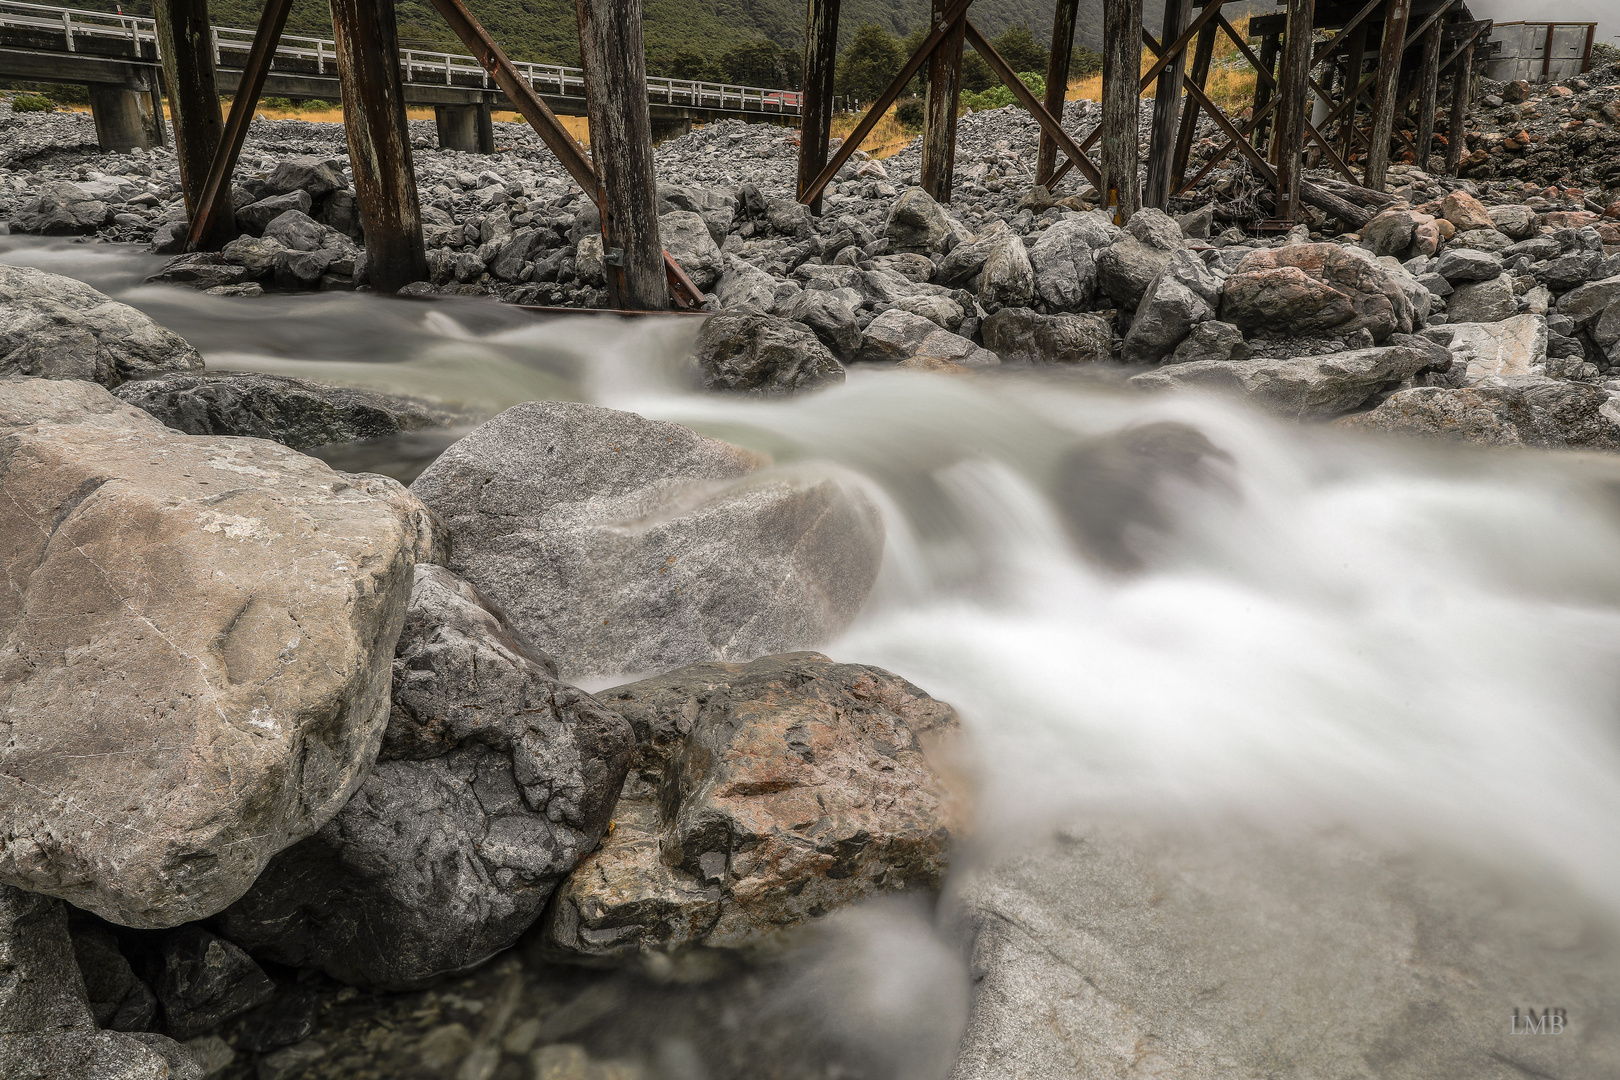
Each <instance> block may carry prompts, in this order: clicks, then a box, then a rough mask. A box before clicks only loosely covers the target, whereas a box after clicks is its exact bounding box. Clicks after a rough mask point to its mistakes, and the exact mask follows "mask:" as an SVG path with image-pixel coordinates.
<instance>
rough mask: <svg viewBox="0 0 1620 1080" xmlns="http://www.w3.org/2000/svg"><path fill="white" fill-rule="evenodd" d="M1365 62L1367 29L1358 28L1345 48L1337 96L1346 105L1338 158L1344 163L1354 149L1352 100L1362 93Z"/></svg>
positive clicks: (1353, 105) (1354, 126) (1354, 116)
mask: <svg viewBox="0 0 1620 1080" xmlns="http://www.w3.org/2000/svg"><path fill="white" fill-rule="evenodd" d="M1366 61H1367V28H1366V27H1365V26H1358V27H1356V29H1355V30H1354V31H1353V33H1352V36H1351V38H1350V44H1349V45H1348V46H1347V47H1346V51H1345V60H1344V91H1343V92H1342V93H1341V94H1340V95H1339V97H1340V99H1341V101H1342V102H1345V103H1348V108H1347V109H1346V111H1345V114H1344V121H1343V124H1342V126H1341V127H1340V135H1339V156H1340V157H1342V158H1344V159H1345V160H1346V161H1349V160H1350V151H1351V150H1352V149H1354V148H1355V133H1356V102H1355V100H1354V99H1356V98H1359V97H1360V96H1361V93H1362V90H1361V69H1362V66H1363V65H1364V64H1365V63H1366Z"/></svg>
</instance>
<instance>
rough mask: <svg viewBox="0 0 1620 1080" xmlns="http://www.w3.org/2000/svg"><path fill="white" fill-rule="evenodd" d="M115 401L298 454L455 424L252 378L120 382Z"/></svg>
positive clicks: (303, 385) (177, 425) (384, 402)
mask: <svg viewBox="0 0 1620 1080" xmlns="http://www.w3.org/2000/svg"><path fill="white" fill-rule="evenodd" d="M114 394H115V396H116V397H118V399H119V400H121V401H126V402H128V403H129V404H131V405H134V406H136V407H138V408H141V409H145V410H146V411H147V412H149V413H151V414H152V415H153V416H155V417H157V418H158V419H159V420H161V421H163V423H165V424H167V425H168V426H169V427H171V428H174V429H175V430H176V431H183V432H185V433H186V434H188V435H245V436H250V437H252V438H255V439H270V440H272V441H274V442H278V443H281V444H282V445H283V446H291V447H293V448H294V449H297V450H301V449H304V448H305V447H310V446H324V445H326V444H327V443H341V442H357V441H359V440H361V439H383V438H387V437H388V436H390V435H397V434H399V433H400V432H402V431H416V430H419V429H422V428H435V427H448V426H450V425H452V424H454V423H455V422H456V421H457V420H458V419H460V417H458V416H457V415H455V414H453V413H449V412H446V411H444V410H443V409H440V408H438V407H436V406H433V405H430V404H428V403H427V402H425V401H417V400H415V399H414V398H406V397H397V396H395V395H393V394H381V393H377V392H376V391H374V390H355V389H351V388H349V387H345V386H327V385H325V384H323V383H317V382H310V381H309V380H307V379H294V378H290V377H288V376H285V375H260V374H256V373H252V372H235V371H210V372H208V373H207V374H205V375H163V376H159V377H157V378H152V379H141V380H139V381H136V382H127V383H124V384H123V385H122V386H120V387H119V388H118V389H117V390H116V391H114Z"/></svg>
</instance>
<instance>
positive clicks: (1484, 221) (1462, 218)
mask: <svg viewBox="0 0 1620 1080" xmlns="http://www.w3.org/2000/svg"><path fill="white" fill-rule="evenodd" d="M1504 209H1505V208H1504ZM1525 209H1527V210H1528V209H1529V207H1525ZM1440 215H1441V216H1442V217H1444V218H1445V219H1446V220H1447V221H1449V222H1451V224H1452V226H1453V227H1454V228H1455V229H1456V230H1457V231H1458V232H1466V231H1468V230H1469V229H1491V228H1498V227H1499V226H1498V225H1496V223H1495V222H1493V221H1492V219H1491V212H1490V211H1489V210H1488V209H1486V207H1485V204H1484V203H1482V202H1480V201H1479V200H1478V199H1476V198H1474V197H1473V196H1472V195H1470V194H1468V192H1466V191H1451V192H1447V193H1446V197H1445V198H1443V199H1441V200H1440ZM1502 231H1503V232H1506V231H1507V230H1506V229H1503V230H1502Z"/></svg>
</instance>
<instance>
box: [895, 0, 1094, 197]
mask: <svg viewBox="0 0 1620 1080" xmlns="http://www.w3.org/2000/svg"><path fill="white" fill-rule="evenodd" d="M1065 2H1066V0H1058V6H1059V8H1061V7H1062V6H1063V4H1064V3H1065ZM947 7H949V3H948V0H933V9H932V16H931V17H932V19H933V23H934V25H936V26H937V25H939V23H940V21H941V20H942V19H944V18H945V9H946V8H947ZM966 27H967V24H966V21H965V20H961V21H958V22H957V23H956V25H955V26H953V27H952V28H951V30H950V32H949V33H947V34H946V35H945V37H944V39H943V40H942V41H941V42H940V43H939V45H937V46H936V47H935V48H934V51H933V52H932V53H930V54H929V56H928V68H927V71H928V93H927V97H926V98H925V100H924V107H923V108H924V120H923V143H922V169H921V186H922V189H923V190H924V191H926V192H928V195H929V197H930V198H932V199H933V200H934V201H935V202H942V203H943V202H950V201H951V181H952V180H953V179H954V176H955V172H956V113H957V101H958V99H959V98H960V96H961V93H962V43H963V40H964V39H963V34H964V31H965V30H966ZM1040 145H1041V146H1045V145H1046V136H1045V135H1044V134H1042V136H1041V144H1040Z"/></svg>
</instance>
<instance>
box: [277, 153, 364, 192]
mask: <svg viewBox="0 0 1620 1080" xmlns="http://www.w3.org/2000/svg"><path fill="white" fill-rule="evenodd" d="M348 186H349V182H348V181H347V180H345V179H344V178H343V162H342V160H341V159H338V158H321V157H315V156H314V155H310V154H301V155H297V156H295V157H290V158H285V159H283V160H282V161H280V162H279V163H277V165H276V167H275V168H274V169H272V170H271V171H270V175H269V176H268V177H266V178H265V187H266V188H267V189H268V190H270V191H273V192H275V193H276V194H278V195H279V194H288V193H291V192H294V191H302V192H306V193H307V194H308V195H309V196H310V197H311V198H312V199H319V198H322V197H323V196H326V195H330V194H331V193H332V192H334V191H342V190H343V189H345V188H347V187H348Z"/></svg>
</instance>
